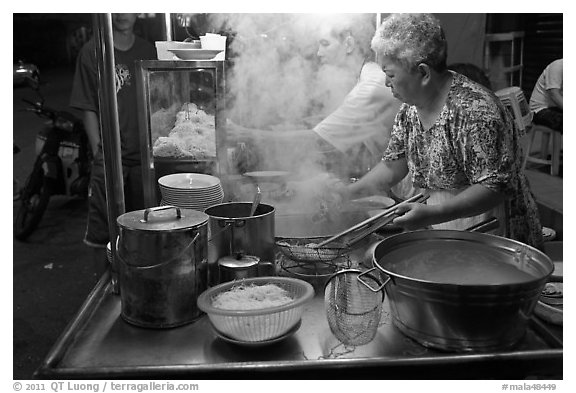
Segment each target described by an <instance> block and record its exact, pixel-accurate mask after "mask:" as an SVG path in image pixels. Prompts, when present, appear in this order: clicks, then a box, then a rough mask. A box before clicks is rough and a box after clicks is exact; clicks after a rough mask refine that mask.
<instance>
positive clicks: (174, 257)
mask: <svg viewBox="0 0 576 393" xmlns="http://www.w3.org/2000/svg"><path fill="white" fill-rule="evenodd" d="M117 222H118V225H119V227H120V232H119V236H118V239H117V250H118V251H117V256H118V260H119V263H118V276H119V285H120V299H121V303H122V318H123V319H124V320H126V321H127V322H130V323H132V324H134V325H137V326H142V327H151V328H168V327H174V326H179V325H184V324H186V323H190V322H192V321H194V320H195V319H196V318H198V317H199V316H201V310H200V309H198V307H197V306H196V299H197V297H198V296H199V295H200V294H201V293H202V292H204V290H206V288H207V242H208V240H207V239H208V236H207V233H208V229H207V222H208V216H207V215H206V214H204V213H202V212H198V211H195V210H190V209H180V208H178V207H175V206H161V207H155V208H150V209H146V210H137V211H133V212H129V213H125V214H123V215H121V216H119V217H118V219H117Z"/></svg>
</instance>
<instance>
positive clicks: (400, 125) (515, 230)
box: [382, 72, 542, 247]
mask: <svg viewBox="0 0 576 393" xmlns="http://www.w3.org/2000/svg"><path fill="white" fill-rule="evenodd" d="M452 74H453V79H452V85H451V87H450V92H449V94H448V98H447V100H446V103H445V104H444V107H443V109H442V112H441V114H440V116H439V118H438V119H437V120H436V122H435V123H434V125H433V126H432V127H431V128H430V129H428V130H425V129H424V128H423V127H422V125H421V123H420V120H419V118H418V114H417V110H416V107H415V106H410V105H408V104H404V105H402V107H401V108H400V111H399V112H398V114H397V115H396V119H395V124H394V128H393V131H392V136H391V139H390V143H389V145H388V149H387V150H386V152H385V153H384V156H383V158H382V159H383V160H396V159H399V158H402V157H404V156H405V157H406V160H407V162H408V168H409V169H410V172H411V174H412V180H413V182H414V186H415V187H420V188H423V189H429V190H461V189H464V188H466V187H468V186H470V185H472V184H482V185H483V186H485V187H488V188H490V189H492V190H494V191H496V192H500V193H505V194H506V195H507V196H508V199H507V203H506V205H507V206H506V213H507V215H508V222H509V228H508V230H509V233H508V234H507V236H508V237H510V238H512V239H516V240H519V241H521V242H523V243H526V244H529V245H532V246H535V247H541V245H542V227H541V225H540V222H539V219H538V217H539V215H538V211H537V207H536V203H535V202H534V199H533V198H532V195H531V192H530V188H529V184H528V180H527V179H526V177H525V176H524V173H523V169H522V162H523V153H522V149H521V147H520V143H519V133H518V129H517V127H516V124H515V123H514V121H513V119H512V116H511V115H510V114H509V113H508V110H507V109H506V108H505V107H504V106H503V105H502V103H501V102H500V100H499V99H498V98H497V97H496V96H495V95H494V94H493V93H492V92H491V91H489V90H487V89H485V88H484V87H483V86H480V85H479V84H476V83H474V82H472V81H471V80H470V79H468V78H466V77H465V76H463V75H460V74H458V73H455V72H452Z"/></svg>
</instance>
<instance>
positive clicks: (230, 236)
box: [205, 202, 275, 286]
mask: <svg viewBox="0 0 576 393" xmlns="http://www.w3.org/2000/svg"><path fill="white" fill-rule="evenodd" d="M251 208H252V202H231V203H223V204H219V205H214V206H212V207H209V208H208V209H206V210H205V212H206V214H207V215H208V227H209V228H210V240H209V242H208V247H209V252H208V264H209V273H208V278H209V286H214V285H217V284H218V283H219V278H218V270H219V269H218V260H219V259H220V258H222V257H225V256H227V255H237V254H242V255H254V256H257V257H258V258H260V260H261V261H262V262H265V265H268V264H270V263H272V264H273V263H274V260H275V247H274V213H275V208H274V206H272V205H267V204H265V203H260V204H259V205H258V207H257V209H256V212H255V214H254V215H251V214H250V210H251ZM261 265H262V263H261ZM263 270H271V271H274V270H275V269H274V267H273V266H272V267H269V268H268V269H263Z"/></svg>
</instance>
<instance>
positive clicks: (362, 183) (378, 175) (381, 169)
mask: <svg viewBox="0 0 576 393" xmlns="http://www.w3.org/2000/svg"><path fill="white" fill-rule="evenodd" d="M407 174H408V166H407V164H406V159H405V158H401V159H398V160H394V161H380V162H379V163H378V164H377V165H376V166H375V167H374V168H373V169H372V170H371V171H370V172H368V173H367V174H366V175H364V176H363V177H362V178H361V179H360V180H358V181H357V182H356V183H352V184H350V185H349V186H347V187H346V190H345V194H347V195H346V196H347V197H351V196H358V197H360V196H365V195H375V194H379V193H384V194H388V193H389V192H390V188H391V187H393V186H394V185H396V184H397V183H398V182H399V181H400V180H402V179H403V178H404V177H405V176H406V175H407Z"/></svg>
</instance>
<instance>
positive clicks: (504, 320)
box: [373, 230, 554, 352]
mask: <svg viewBox="0 0 576 393" xmlns="http://www.w3.org/2000/svg"><path fill="white" fill-rule="evenodd" d="M373 264H374V266H375V268H374V269H377V270H379V271H380V273H381V274H382V275H383V277H384V278H385V279H386V282H385V284H384V285H383V287H384V288H385V290H386V294H387V295H388V299H389V301H390V308H391V314H392V317H393V322H394V324H395V326H396V327H397V328H398V329H399V330H400V331H402V332H403V333H404V334H405V335H407V336H409V337H411V338H413V339H414V340H416V341H418V342H419V343H421V344H423V345H424V346H428V347H433V348H437V349H442V350H448V351H458V352H460V351H479V352H484V351H494V350H501V349H505V348H510V347H513V346H514V345H515V344H517V343H518V342H519V341H520V340H521V339H522V338H523V336H524V334H525V331H526V326H527V323H528V320H529V319H530V317H531V315H532V312H533V310H534V307H535V305H536V302H537V301H538V298H539V296H540V293H541V291H542V289H543V287H544V285H545V284H546V281H547V280H548V277H549V276H550V275H551V273H552V271H553V270H554V265H553V263H552V261H551V260H550V258H548V257H547V256H546V255H545V254H544V253H542V252H540V251H538V250H537V249H535V248H532V247H529V246H527V245H525V244H523V243H520V242H517V241H514V240H510V239H507V238H503V237H500V236H495V235H489V234H484V233H473V232H466V231H447V230H422V231H414V232H406V233H402V234H398V235H395V236H392V237H390V238H387V239H384V240H382V241H381V242H380V243H379V244H378V245H377V246H376V248H375V249H374V253H373ZM444 265H446V266H447V270H446V272H447V273H446V274H445V276H444V277H443V273H442V269H443V266H444ZM490 275H492V277H490ZM380 289H381V288H380Z"/></svg>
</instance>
